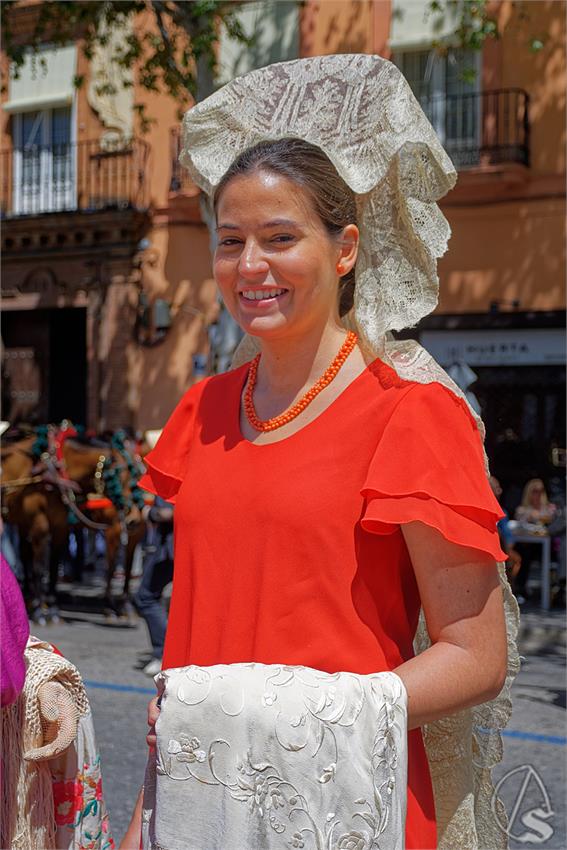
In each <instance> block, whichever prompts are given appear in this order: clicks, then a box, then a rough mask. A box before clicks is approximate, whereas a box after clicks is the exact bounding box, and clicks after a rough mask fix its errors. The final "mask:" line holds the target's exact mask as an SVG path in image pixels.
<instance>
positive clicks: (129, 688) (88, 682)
mask: <svg viewBox="0 0 567 850" xmlns="http://www.w3.org/2000/svg"><path fill="white" fill-rule="evenodd" d="M84 683H85V686H86V687H87V688H102V689H103V690H107V691H119V692H122V693H130V694H149V695H150V696H155V695H156V689H155V688H141V687H139V686H138V685H119V684H116V683H115V682H94V681H93V680H92V679H84ZM480 731H481V732H486V734H487V735H488V734H490V733H491V731H492V730H491V729H481V730H480ZM502 734H503V735H504V737H506V738H517V739H519V740H522V741H537V742H538V743H539V744H559V745H560V746H562V747H564V746H565V744H567V738H566V737H564V736H563V735H540V734H538V733H537V732H519V731H516V730H515V729H504V730H503V732H502Z"/></svg>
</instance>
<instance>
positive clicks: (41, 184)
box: [0, 139, 149, 219]
mask: <svg viewBox="0 0 567 850" xmlns="http://www.w3.org/2000/svg"><path fill="white" fill-rule="evenodd" d="M148 152H149V146H148V144H147V143H146V142H143V141H141V140H139V139H138V140H132V141H130V142H128V143H126V144H124V143H122V144H121V145H112V146H108V145H106V146H103V145H101V143H100V142H99V141H98V140H97V141H82V142H76V143H65V144H61V145H51V146H40V145H33V146H30V147H25V148H13V149H11V150H3V151H1V152H0V162H1V168H2V171H1V173H2V183H1V196H0V214H1V216H2V218H3V219H13V218H19V217H22V216H38V215H44V214H46V213H61V212H83V213H89V212H100V211H102V210H126V209H132V210H146V209H147V207H148V203H149V186H148V181H147V180H146V176H145V175H146V164H147V160H148Z"/></svg>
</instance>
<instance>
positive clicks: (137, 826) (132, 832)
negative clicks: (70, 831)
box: [118, 695, 159, 850]
mask: <svg viewBox="0 0 567 850" xmlns="http://www.w3.org/2000/svg"><path fill="white" fill-rule="evenodd" d="M158 699H159V698H158V696H157V695H156V696H155V697H153V698H152V699H151V700H150V702H149V704H148V726H149V727H150V729H149V732H148V734H147V735H146V743H147V745H148V747H149V748H150V750H151V749H152V747H155V745H156V730H155V725H156V721H157V719H158V717H159V708H158ZM143 801H144V788H143V786H142V788H141V790H140V793H139V794H138V799H137V800H136V805H135V806H134V811H133V813H132V817H131V819H130V823H129V824H128V829H127V830H126V833H125V835H124V838H123V839H122V841H121V842H120V845H119V847H118V850H139V848H140V847H141V846H142V845H141V836H142V804H143Z"/></svg>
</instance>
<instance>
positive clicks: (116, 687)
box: [83, 679, 157, 697]
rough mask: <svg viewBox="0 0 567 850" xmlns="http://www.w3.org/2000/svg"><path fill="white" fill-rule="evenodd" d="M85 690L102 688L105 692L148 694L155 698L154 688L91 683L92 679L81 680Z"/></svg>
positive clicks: (155, 691) (112, 683) (113, 683)
mask: <svg viewBox="0 0 567 850" xmlns="http://www.w3.org/2000/svg"><path fill="white" fill-rule="evenodd" d="M83 683H84V685H85V687H86V688H102V689H103V690H106V691H121V692H122V693H128V694H149V695H150V696H152V697H155V695H156V694H157V690H156V688H140V687H139V686H138V685H118V684H116V683H115V682H93V680H92V679H83Z"/></svg>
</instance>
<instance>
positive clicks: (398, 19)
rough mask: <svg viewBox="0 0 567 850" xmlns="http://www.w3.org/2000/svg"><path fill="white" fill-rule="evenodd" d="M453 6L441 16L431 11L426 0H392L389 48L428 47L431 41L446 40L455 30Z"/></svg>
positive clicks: (394, 49)
mask: <svg viewBox="0 0 567 850" xmlns="http://www.w3.org/2000/svg"><path fill="white" fill-rule="evenodd" d="M455 27H456V14H455V10H454V9H453V7H452V6H451V7H449V8H447V9H446V11H445V13H444V15H438V14H435V13H432V12H431V11H430V10H429V4H428V3H427V2H426V0H392V18H391V24H390V41H389V44H390V48H391V49H392V50H393V51H396V50H398V51H399V50H411V49H418V48H422V49H427V48H428V47H431V44H432V42H434V41H446V40H448V39H449V38H450V37H451V36H452V35H453V34H454V32H455Z"/></svg>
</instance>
